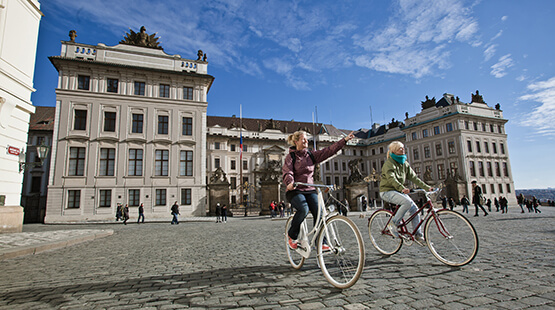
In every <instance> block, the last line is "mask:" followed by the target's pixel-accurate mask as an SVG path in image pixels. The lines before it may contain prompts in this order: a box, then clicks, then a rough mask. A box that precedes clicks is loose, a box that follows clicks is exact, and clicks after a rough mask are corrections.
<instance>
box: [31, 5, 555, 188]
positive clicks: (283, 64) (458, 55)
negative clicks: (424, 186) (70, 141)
mask: <svg viewBox="0 0 555 310" xmlns="http://www.w3.org/2000/svg"><path fill="white" fill-rule="evenodd" d="M41 10H42V11H43V13H44V14H45V16H44V17H43V18H42V20H41V26H40V32H39V44H38V50H37V62H36V72H35V88H36V89H37V91H36V92H35V93H34V94H33V97H32V100H33V103H34V104H35V105H37V106H54V105H55V88H56V84H57V72H56V70H55V69H54V67H53V66H52V64H51V63H50V61H49V60H48V58H47V57H48V56H54V55H59V54H60V47H61V45H60V41H61V40H68V38H69V37H68V33H69V30H72V29H74V30H76V31H77V38H76V41H77V42H80V43H87V44H98V43H104V44H106V45H110V46H113V45H117V44H118V42H119V41H120V40H121V39H123V37H124V36H125V33H126V32H128V31H129V28H131V29H133V30H134V31H138V30H139V28H140V27H141V26H143V25H144V26H145V27H146V30H147V32H148V33H149V34H150V33H154V32H156V33H157V36H159V37H160V39H159V42H160V43H161V45H162V47H163V48H164V50H165V52H166V53H168V54H172V55H173V54H179V55H181V56H182V57H184V58H189V59H196V52H197V50H199V49H202V50H203V51H204V52H205V53H206V54H207V55H208V62H209V67H208V70H209V72H208V73H209V74H211V75H213V76H214V77H215V78H216V79H215V81H214V84H213V85H212V89H211V90H210V93H209V94H208V103H209V104H208V114H209V115H215V116H231V115H233V114H236V115H237V116H238V115H239V105H242V107H243V117H247V118H273V119H279V120H291V119H294V120H297V121H312V115H313V112H314V111H315V109H317V111H318V113H317V117H318V121H319V122H323V123H331V124H333V125H334V126H336V127H338V128H342V129H359V128H368V127H370V125H371V121H373V122H377V123H381V124H383V123H386V122H389V121H390V120H391V119H392V118H395V119H400V120H402V119H404V115H405V112H408V113H409V114H410V115H411V116H413V115H415V114H416V113H419V112H420V102H421V101H422V100H424V98H425V96H426V95H428V96H429V97H430V98H431V97H436V99H439V98H440V97H441V96H442V95H443V93H451V94H454V95H455V96H459V97H460V99H461V101H463V102H469V101H470V98H471V97H470V96H471V93H474V92H475V91H476V90H479V91H480V94H481V95H483V97H484V100H485V101H486V102H487V103H488V104H489V105H490V106H494V105H495V104H496V103H499V104H500V105H501V109H502V110H503V114H504V117H505V118H507V119H508V120H509V122H508V123H507V125H506V131H507V133H508V135H509V140H508V147H509V154H510V158H511V165H512V172H513V178H514V181H515V186H516V188H517V189H524V188H546V187H555V165H554V164H553V163H552V154H555V143H554V138H555V64H554V61H555V59H554V57H553V55H555V54H554V53H553V51H554V50H555V40H553V33H552V32H553V30H554V29H555V18H553V16H555V2H554V1H552V0H533V1H517V0H491V1H463V0H460V1H459V0H401V1H382V0H359V1H349V0H345V1H336V0H334V1H329V0H321V1H279V0H276V1H254V0H252V1H251V0H245V1H242V0H222V1H209V0H206V1H178V0H165V1H153V0H149V1H144V0H137V1H122V0H110V1H108V0H88V1H74V0H73V1H68V0H48V1H41ZM370 111H372V112H370Z"/></svg>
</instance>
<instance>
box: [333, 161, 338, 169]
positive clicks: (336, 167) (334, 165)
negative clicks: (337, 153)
mask: <svg viewBox="0 0 555 310" xmlns="http://www.w3.org/2000/svg"><path fill="white" fill-rule="evenodd" d="M333 170H335V171H338V170H339V164H338V163H337V162H336V161H334V162H333Z"/></svg>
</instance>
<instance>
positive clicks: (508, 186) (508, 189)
mask: <svg viewBox="0 0 555 310" xmlns="http://www.w3.org/2000/svg"><path fill="white" fill-rule="evenodd" d="M510 192H511V184H507V193H510Z"/></svg>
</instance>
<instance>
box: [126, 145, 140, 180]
mask: <svg viewBox="0 0 555 310" xmlns="http://www.w3.org/2000/svg"><path fill="white" fill-rule="evenodd" d="M129 175H130V176H141V175H143V150H141V149H129Z"/></svg>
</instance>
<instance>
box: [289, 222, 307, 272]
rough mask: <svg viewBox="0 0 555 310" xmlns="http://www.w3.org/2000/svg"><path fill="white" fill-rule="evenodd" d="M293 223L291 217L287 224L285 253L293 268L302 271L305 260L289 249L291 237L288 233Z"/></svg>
mask: <svg viewBox="0 0 555 310" xmlns="http://www.w3.org/2000/svg"><path fill="white" fill-rule="evenodd" d="M291 222H293V216H291V217H289V219H288V220H287V223H286V224H285V251H286V253H287V258H288V259H289V262H290V263H291V266H293V268H295V269H300V268H301V267H302V266H303V264H304V260H305V258H304V257H303V256H302V255H301V254H299V253H298V252H297V251H295V250H293V249H292V248H291V247H289V236H288V234H287V232H288V231H289V227H291Z"/></svg>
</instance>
